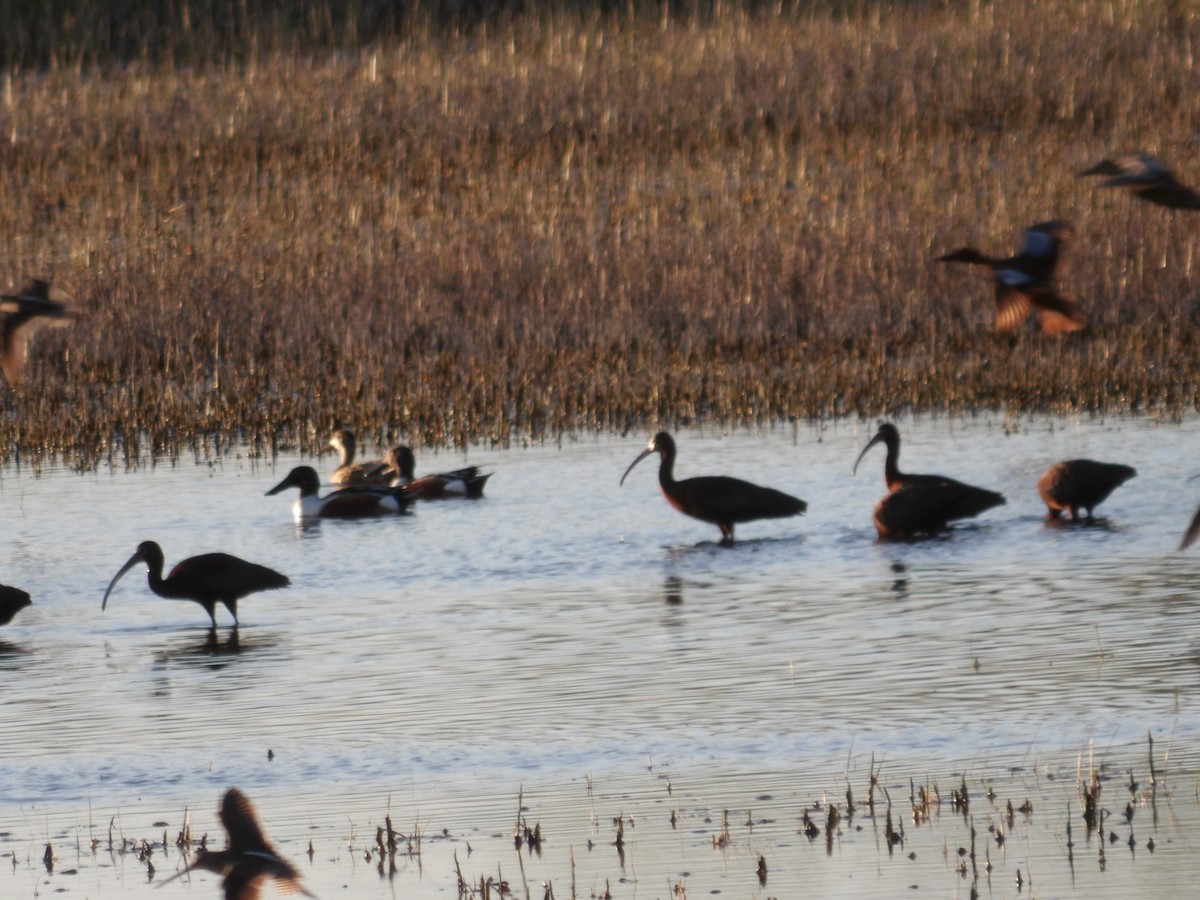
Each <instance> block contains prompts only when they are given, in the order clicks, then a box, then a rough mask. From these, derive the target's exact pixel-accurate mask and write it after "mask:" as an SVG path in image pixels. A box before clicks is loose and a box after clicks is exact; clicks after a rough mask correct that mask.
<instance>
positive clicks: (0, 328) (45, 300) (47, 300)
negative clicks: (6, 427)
mask: <svg viewBox="0 0 1200 900" xmlns="http://www.w3.org/2000/svg"><path fill="white" fill-rule="evenodd" d="M50 290H51V289H50V282H48V281H42V280H40V279H34V280H33V281H32V282H30V284H29V286H28V287H26V288H25V289H24V290H22V291H21V292H20V293H19V294H3V295H0V313H4V321H3V323H2V324H0V369H3V370H4V377H5V378H6V379H8V384H9V386H10V387H13V388H15V387H17V386H18V385H19V384H20V383H21V370H22V368H23V367H24V364H25V353H26V348H27V346H28V342H29V337H30V335H32V334H33V333H34V332H35V331H37V330H38V329H39V328H41V327H42V326H43V325H53V326H55V327H57V328H64V327H66V326H67V325H70V324H71V323H72V322H74V321H75V320H76V319H79V318H82V316H83V314H82V313H81V312H79V311H78V310H76V309H74V308H73V307H71V306H69V305H68V304H67V303H66V302H65V295H62V294H61V292H59V291H55V294H56V295H58V296H57V297H55V298H52V297H51V296H50Z"/></svg>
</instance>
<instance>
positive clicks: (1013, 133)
mask: <svg viewBox="0 0 1200 900" xmlns="http://www.w3.org/2000/svg"><path fill="white" fill-rule="evenodd" d="M133 6H135V7H136V6H138V4H133ZM184 6H187V4H182V5H180V6H178V7H170V8H171V9H175V10H177V11H178V10H179V9H182V8H184ZM368 6H369V5H368ZM52 7H53V5H52V4H47V5H45V6H37V5H35V6H34V7H32V9H34V10H35V11H36V10H41V12H42V13H43V14H45V15H47V16H50V15H53V14H54V10H53V8H52ZM253 8H254V9H258V8H259V7H257V6H255V7H253ZM323 10H325V11H327V10H328V7H326V6H323V5H321V4H316V3H313V4H312V5H311V6H310V7H309V8H308V18H307V19H305V21H306V22H308V23H309V25H307V26H305V27H304V28H300V29H299V31H297V29H298V27H299V26H297V25H296V23H295V22H293V21H290V20H289V21H286V22H285V21H276V20H274V19H271V18H270V17H269V16H265V15H264V17H263V18H261V19H258V20H255V21H254V22H253V23H249V24H253V25H254V28H253V29H251V31H252V32H253V34H254V39H253V40H251V41H248V42H247V43H245V44H243V45H241V46H240V47H239V51H238V53H236V54H233V53H230V52H229V51H228V47H229V39H228V36H225V38H223V39H222V40H217V39H216V38H212V36H211V35H210V36H209V37H210V38H212V41H213V43H212V44H211V45H205V44H204V43H203V41H201V39H200V38H201V37H203V35H204V34H207V32H204V31H203V29H201V30H200V31H198V32H197V33H196V34H198V35H200V37H197V36H196V35H190V36H188V35H184V37H179V36H178V35H176V40H175V43H171V42H168V43H167V50H169V52H163V53H157V54H156V53H151V52H149V50H147V49H145V48H147V47H149V46H150V44H151V43H152V42H150V41H149V38H148V37H147V36H145V35H144V36H143V38H144V39H143V40H142V42H141V44H139V43H138V41H137V40H126V39H124V38H123V39H122V40H121V42H120V45H121V47H123V48H125V50H126V52H125V53H124V54H122V53H117V52H108V51H106V50H105V47H103V46H99V47H92V48H91V49H87V48H86V47H84V46H82V45H80V46H76V45H75V44H72V43H71V40H70V39H69V38H70V35H68V34H66V33H65V32H64V33H63V35H62V40H63V46H64V47H67V48H68V49H67V50H63V52H62V53H60V54H58V55H56V54H55V52H54V51H53V48H41V49H38V48H36V47H31V46H30V47H23V45H16V46H15V47H14V46H13V45H12V44H11V43H10V45H9V46H7V48H6V53H7V58H9V59H10V61H11V63H10V67H9V69H8V71H7V73H6V74H5V75H4V76H3V83H0V121H2V122H3V134H2V135H0V190H2V192H3V193H2V196H3V197H4V198H5V202H4V203H3V204H2V205H0V234H2V235H4V239H3V241H2V242H0V271H2V272H5V273H10V274H9V275H7V276H5V277H7V278H8V279H9V280H10V281H11V283H12V284H14V285H16V284H17V283H18V282H20V281H22V280H23V279H24V278H26V277H29V276H35V275H36V276H43V277H49V278H51V279H53V281H54V282H55V284H56V285H58V286H60V287H62V288H64V289H66V290H67V291H69V292H70V293H72V294H73V295H75V296H76V297H77V298H79V300H80V301H81V302H82V303H83V304H84V306H85V308H86V309H87V311H88V314H89V318H88V319H87V320H86V322H85V323H82V324H81V325H79V326H76V327H75V328H74V329H72V330H70V331H66V332H60V331H53V332H49V331H47V332H42V333H41V334H39V335H38V337H37V338H36V340H35V342H34V345H33V347H32V348H31V353H30V360H29V368H28V370H27V378H26V381H25V383H24V385H23V387H22V389H21V391H20V392H19V393H17V394H15V395H14V396H13V399H12V401H11V414H10V415H9V416H7V417H5V418H4V420H3V422H2V423H0V446H2V447H3V448H4V449H3V452H4V454H5V455H6V456H7V457H9V458H11V456H12V454H14V453H16V452H18V450H19V451H20V452H21V453H23V454H26V455H32V456H33V457H35V458H36V457H40V456H43V455H47V454H53V455H58V454H61V455H63V456H64V457H65V458H67V459H68V461H70V462H71V463H72V464H75V465H79V466H81V467H87V466H92V465H96V464H97V463H99V462H100V461H101V460H104V459H105V458H109V459H114V460H118V459H119V460H127V461H137V460H138V459H140V458H141V457H142V454H144V453H146V452H148V453H150V454H151V455H153V456H155V457H159V456H167V457H174V456H176V455H178V454H180V453H185V452H197V453H210V452H214V451H215V452H221V451H222V449H223V448H224V447H226V446H228V445H229V443H230V442H248V443H249V444H251V445H252V446H253V447H254V448H256V450H257V451H259V452H263V453H271V452H274V451H275V450H277V449H280V448H282V447H285V446H286V447H297V446H298V447H299V448H301V449H302V450H313V449H316V448H317V446H318V445H319V444H320V443H322V442H323V441H324V440H325V438H326V437H327V434H328V432H329V431H331V430H332V429H333V428H334V427H335V426H336V425H339V424H341V423H350V424H353V425H355V426H356V427H357V428H358V429H359V431H360V433H361V434H362V435H363V436H364V437H365V438H366V442H367V443H368V444H370V443H371V442H374V443H376V444H377V445H378V446H383V447H386V446H391V445H392V444H393V443H396V442H397V441H398V440H400V439H403V440H404V441H406V442H409V443H413V444H417V445H422V444H425V445H458V446H462V445H466V444H469V443H478V442H485V443H486V442H496V443H499V444H502V445H503V444H506V443H508V442H509V441H511V440H514V439H516V440H544V439H554V438H559V437H561V436H563V435H564V434H569V433H572V432H574V431H577V430H582V429H598V430H603V431H617V432H626V431H630V430H640V429H647V428H652V427H656V426H659V425H661V426H664V427H675V426H678V425H680V424H686V423H692V422H697V421H706V422H710V423H755V424H756V423H770V422H774V421H779V420H786V419H793V418H808V417H821V416H830V415H845V414H854V415H863V416H874V415H878V414H883V413H892V412H895V411H899V410H923V411H955V412H971V411H978V410H990V409H998V408H1005V409H1007V410H1010V411H1084V412H1094V413H1113V412H1118V411H1154V412H1155V413H1157V414H1168V415H1180V414H1182V413H1183V412H1185V411H1187V410H1190V409H1192V408H1193V407H1194V406H1195V404H1196V401H1197V397H1198V395H1200V354H1198V353H1197V339H1196V326H1197V324H1198V323H1200V302H1198V300H1197V291H1196V289H1195V287H1194V285H1195V284H1196V282H1197V279H1198V277H1200V273H1197V271H1196V270H1195V267H1194V259H1193V257H1194V249H1195V244H1196V237H1197V234H1198V232H1200V216H1196V215H1194V214H1193V215H1189V214H1187V213H1172V212H1171V211H1168V210H1163V209H1160V208H1157V207H1153V206H1149V205H1146V204H1141V203H1138V202H1137V201H1135V200H1133V199H1132V198H1130V197H1129V196H1128V195H1126V194H1124V193H1115V192H1111V191H1103V190H1100V189H1098V188H1097V186H1096V184H1095V180H1094V179H1078V178H1077V177H1076V172H1077V171H1078V170H1080V169H1082V168H1084V167H1085V166H1087V165H1088V164H1090V163H1092V162H1094V161H1095V160H1096V159H1098V158H1100V157H1102V156H1106V155H1111V154H1112V153H1114V152H1123V151H1130V150H1136V149H1146V150H1148V151H1151V152H1154V153H1157V154H1159V155H1161V156H1162V157H1163V158H1165V159H1167V160H1169V161H1172V162H1174V163H1175V164H1176V167H1177V170H1178V174H1179V175H1180V177H1181V178H1182V179H1183V180H1185V181H1191V182H1193V183H1200V167H1197V166H1194V165H1192V164H1191V161H1192V160H1193V159H1194V158H1195V156H1196V153H1195V150H1196V143H1197V137H1198V133H1197V131H1196V124H1195V123H1196V122H1197V121H1200V109H1198V108H1197V98H1198V97H1200V92H1197V91H1196V90H1195V80H1194V74H1193V70H1194V58H1193V53H1194V46H1195V41H1196V37H1197V29H1196V25H1197V23H1196V20H1195V18H1194V16H1193V14H1192V13H1191V12H1189V11H1188V8H1187V7H1186V6H1173V5H1171V4H1152V3H1149V2H1136V0H1129V2H1098V0H1084V2H1082V3H1078V4H1069V5H1063V4H1058V3H1051V2H1033V3H1028V2H1024V3H1016V2H1010V0H1000V2H995V3H990V4H984V3H973V2H967V3H946V4H921V3H899V2H895V3H859V4H847V5H842V4H826V5H815V6H810V5H807V4H805V5H801V6H800V7H799V8H793V7H791V6H790V5H784V6H779V7H765V6H764V7H759V6H753V7H748V6H741V5H738V4H720V5H717V6H701V5H697V6H694V7H688V8H686V9H684V8H682V7H668V6H659V7H655V9H654V10H653V11H650V10H647V11H646V12H644V13H641V12H637V11H636V10H635V11H631V10H630V8H628V7H620V8H619V9H615V10H611V11H610V10H609V9H607V8H605V7H591V6H588V5H581V6H579V7H564V8H552V9H549V10H543V11H540V12H538V11H534V12H525V13H516V12H513V11H511V10H508V11H506V12H504V13H503V14H497V15H495V16H492V17H488V16H486V15H481V16H479V17H478V18H475V19H472V20H471V21H470V23H469V24H470V27H465V26H464V27H453V25H452V24H451V25H447V24H446V21H444V20H443V19H442V18H439V16H438V15H437V14H435V13H428V14H425V13H422V12H421V11H420V10H419V9H417V11H416V12H413V13H412V14H411V15H410V16H409V18H408V19H406V20H405V21H403V22H399V21H396V20H393V19H386V20H385V19H378V22H379V23H381V24H380V25H379V28H378V29H377V30H375V31H369V32H368V34H366V35H364V34H363V33H362V32H363V30H364V29H363V28H362V27H360V25H356V26H355V28H353V29H347V28H335V27H332V26H330V27H329V28H328V29H327V31H326V32H322V31H321V28H320V27H319V24H320V22H321V20H322V15H324V14H325V13H323V12H322V11H323ZM31 15H33V13H31ZM137 21H138V19H137V17H136V16H135V17H133V18H132V19H131V21H130V23H129V25H128V27H129V28H134V26H135V25H136V24H137ZM370 21H376V20H370ZM313 23H316V24H313ZM52 24H53V23H50V24H47V25H46V29H47V30H48V32H49V33H50V34H55V33H57V32H55V31H54V28H53V27H52ZM249 24H247V28H249ZM156 27H157V26H156ZM272 29H275V30H274V31H272ZM306 29H307V30H306ZM135 30H136V29H135ZM72 33H73V32H72ZM322 33H324V34H325V37H326V39H325V42H324V43H322V42H321V41H320V40H316V38H315V37H314V36H319V35H321V34H322ZM296 34H301V35H302V37H303V39H301V38H298V37H295V35H296ZM272 35H273V36H272ZM304 36H306V37H304ZM185 37H186V38H188V39H189V40H190V41H191V43H189V44H188V45H187V47H188V48H187V49H186V52H185V51H184V50H181V49H179V48H178V47H176V46H175V45H176V44H178V43H179V42H180V41H183V40H184V38H185ZM9 40H10V41H11V40H12V39H11V38H10V39H9ZM139 46H141V47H142V48H143V50H142V51H140V52H139V51H137V48H138V47H139ZM129 48H134V49H133V50H132V51H130V50H129ZM68 51H69V52H68ZM28 58H33V59H34V60H36V61H38V62H39V64H38V65H36V66H29V65H26V64H24V62H23V61H24V60H26V59H28ZM1051 217H1057V218H1066V219H1069V220H1071V221H1073V222H1074V223H1075V225H1076V227H1077V230H1078V232H1079V237H1078V239H1077V241H1076V242H1075V244H1074V245H1073V246H1071V247H1070V248H1069V250H1068V261H1067V273H1066V275H1065V276H1064V279H1063V280H1064V286H1065V287H1066V289H1067V290H1069V291H1070V292H1071V293H1073V294H1074V295H1075V296H1077V297H1078V298H1079V299H1080V301H1081V302H1082V304H1083V305H1084V307H1085V309H1086V311H1087V313H1088V315H1089V318H1090V326H1089V329H1088V331H1087V332H1086V333H1085V334H1083V335H1080V336H1075V337H1070V338H1067V339H1064V340H1061V341H1059V340H1047V339H1042V338H1040V337H1039V336H1037V335H1035V334H1033V333H1032V331H1030V332H1028V333H1022V334H1021V335H1020V336H1018V337H1016V338H1015V339H1014V338H1010V337H1006V336H997V335H995V334H994V333H993V332H992V331H991V318H992V305H993V304H992V289H991V286H990V283H989V282H988V280H987V279H986V278H983V277H981V276H980V275H979V273H977V272H973V271H969V270H966V269H964V268H962V267H949V266H937V265H934V264H931V262H930V261H931V259H932V258H933V257H934V256H936V255H937V254H938V253H939V252H944V251H946V250H949V249H951V248H953V247H955V246H959V245H961V244H964V243H970V244H975V245H977V246H980V247H981V248H982V249H984V250H986V251H989V252H993V253H997V254H1002V255H1005V254H1008V253H1010V252H1011V251H1012V250H1013V249H1014V248H1015V245H1016V242H1017V240H1018V238H1019V232H1020V229H1022V228H1023V227H1024V226H1026V225H1028V224H1030V223H1032V222H1035V221H1039V220H1043V219H1047V218H1051Z"/></svg>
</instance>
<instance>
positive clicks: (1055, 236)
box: [936, 221, 1087, 335]
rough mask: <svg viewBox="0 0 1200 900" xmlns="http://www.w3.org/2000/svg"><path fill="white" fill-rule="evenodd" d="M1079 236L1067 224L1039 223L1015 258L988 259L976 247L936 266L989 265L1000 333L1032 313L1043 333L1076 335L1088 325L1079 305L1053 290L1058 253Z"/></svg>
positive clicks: (945, 257)
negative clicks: (957, 263)
mask: <svg viewBox="0 0 1200 900" xmlns="http://www.w3.org/2000/svg"><path fill="white" fill-rule="evenodd" d="M1074 236H1075V229H1074V228H1072V227H1071V225H1070V223H1068V222H1061V221H1051V222H1039V223H1038V224H1036V225H1031V226H1030V227H1029V228H1027V229H1025V234H1024V237H1023V238H1022V241H1021V246H1020V247H1019V248H1018V250H1017V254H1016V256H1010V257H1007V258H1000V257H994V256H987V255H986V254H984V253H980V252H979V251H978V250H976V249H975V248H974V247H960V248H959V249H957V250H952V251H951V252H949V253H946V254H944V255H942V256H939V257H938V258H937V260H936V261H937V262H947V263H949V262H962V263H970V264H972V265H977V266H986V267H988V268H989V269H991V270H992V273H993V276H994V278H995V281H996V330H997V331H1012V330H1014V329H1015V328H1017V327H1018V326H1019V325H1020V324H1021V323H1022V322H1023V321H1025V319H1026V318H1027V317H1028V316H1029V314H1030V313H1031V312H1032V313H1034V315H1035V317H1036V318H1037V322H1038V325H1039V327H1040V328H1041V330H1042V333H1043V334H1050V335H1060V334H1064V333H1067V332H1071V331H1078V330H1079V329H1081V328H1083V327H1084V325H1086V324H1087V318H1086V317H1085V316H1084V314H1083V310H1082V309H1080V307H1079V304H1078V303H1076V302H1075V300H1073V299H1072V298H1070V297H1067V296H1064V295H1062V294H1060V293H1059V292H1058V290H1057V288H1056V286H1055V273H1056V270H1057V269H1058V260H1059V250H1060V249H1061V247H1062V245H1063V244H1065V243H1067V242H1068V241H1070V240H1071V239H1072V238H1074Z"/></svg>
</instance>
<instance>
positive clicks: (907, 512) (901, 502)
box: [853, 422, 1006, 537]
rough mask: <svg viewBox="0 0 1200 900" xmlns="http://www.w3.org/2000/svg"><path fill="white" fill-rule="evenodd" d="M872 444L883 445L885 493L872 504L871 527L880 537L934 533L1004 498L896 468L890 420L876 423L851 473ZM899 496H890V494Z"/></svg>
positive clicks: (896, 437) (896, 436)
mask: <svg viewBox="0 0 1200 900" xmlns="http://www.w3.org/2000/svg"><path fill="white" fill-rule="evenodd" d="M876 444H883V445H884V446H885V447H886V448H887V458H886V459H885V460H884V463H883V480H884V482H885V483H886V484H887V488H888V496H886V497H884V498H883V499H882V500H880V501H879V503H878V505H877V506H876V507H875V512H874V519H875V528H876V530H877V531H878V532H879V535H880V537H912V536H915V535H917V534H937V533H938V532H940V531H942V530H944V529H945V528H946V526H947V525H948V524H949V523H950V522H953V521H955V520H956V519H969V518H973V517H975V516H977V515H979V514H980V513H982V512H986V511H987V510H989V509H991V508H992V507H995V506H1001V505H1003V504H1004V503H1005V502H1006V501H1005V499H1004V497H1003V495H1001V494H998V493H996V492H995V491H989V490H987V489H986V488H980V487H974V486H973V485H969V484H963V483H962V482H961V481H955V480H954V479H953V478H946V477H945V476H943V475H912V474H909V473H907V472H901V471H900V431H899V429H897V428H896V426H895V425H893V424H892V423H891V422H881V423H879V430H878V431H876V432H875V436H874V437H873V438H871V440H870V441H869V442H868V443H867V446H865V447H863V449H862V452H861V453H859V454H858V459H856V460H855V461H854V469H853V471H854V472H855V474H857V472H858V465H859V463H861V462H862V460H863V457H864V456H866V455H867V451H868V450H870V449H871V448H872V447H874V446H875V445H876ZM900 493H902V494H903V496H901V497H898V498H895V499H893V496H892V495H894V494H900Z"/></svg>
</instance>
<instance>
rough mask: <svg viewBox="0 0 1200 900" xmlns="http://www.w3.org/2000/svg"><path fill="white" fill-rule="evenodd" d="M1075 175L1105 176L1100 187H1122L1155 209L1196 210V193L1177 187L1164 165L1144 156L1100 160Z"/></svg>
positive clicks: (1198, 205) (1199, 201)
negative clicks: (1153, 205) (1157, 207)
mask: <svg viewBox="0 0 1200 900" xmlns="http://www.w3.org/2000/svg"><path fill="white" fill-rule="evenodd" d="M1079 175H1080V177H1081V178H1083V177H1087V176H1090V175H1106V176H1108V177H1107V178H1105V180H1104V181H1102V182H1100V187H1105V188H1125V190H1127V191H1129V192H1130V193H1131V194H1133V195H1134V196H1135V197H1137V198H1138V199H1139V200H1145V201H1146V202H1147V203H1153V204H1155V205H1156V206H1166V207H1168V208H1170V209H1200V194H1198V193H1196V192H1195V191H1194V190H1192V189H1191V188H1190V187H1188V186H1187V185H1184V184H1181V183H1180V182H1179V180H1178V179H1177V178H1176V177H1175V174H1174V173H1173V172H1172V171H1171V170H1170V169H1169V168H1168V167H1167V166H1166V164H1165V163H1162V162H1160V161H1159V160H1157V159H1155V158H1154V157H1152V156H1147V155H1146V154H1145V153H1133V154H1130V155H1128V156H1118V157H1115V158H1113V159H1102V160H1100V162H1098V163H1096V164H1095V165H1094V166H1091V167H1090V168H1087V169H1084V170H1083V171H1082V172H1080V173H1079Z"/></svg>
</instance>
